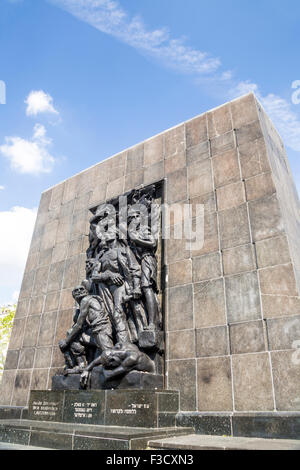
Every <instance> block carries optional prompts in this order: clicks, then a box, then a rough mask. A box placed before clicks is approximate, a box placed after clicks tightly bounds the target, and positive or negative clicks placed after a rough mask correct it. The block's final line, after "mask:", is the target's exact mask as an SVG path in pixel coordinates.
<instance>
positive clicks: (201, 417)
mask: <svg viewBox="0 0 300 470" xmlns="http://www.w3.org/2000/svg"><path fill="white" fill-rule="evenodd" d="M176 426H179V427H181V426H188V427H193V428H194V429H195V432H196V433H197V434H202V435H213V436H234V437H255V438H263V439H299V440H300V413H297V412H295V413H288V412H285V413H284V412H276V413H183V412H182V413H178V414H177V416H176Z"/></svg>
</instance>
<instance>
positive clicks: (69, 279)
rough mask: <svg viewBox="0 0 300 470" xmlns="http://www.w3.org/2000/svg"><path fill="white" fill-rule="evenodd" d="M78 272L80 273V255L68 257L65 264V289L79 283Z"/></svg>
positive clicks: (63, 286)
mask: <svg viewBox="0 0 300 470" xmlns="http://www.w3.org/2000/svg"><path fill="white" fill-rule="evenodd" d="M78 273H79V256H73V257H72V258H68V259H67V260H66V262H65V266H64V274H63V285H62V288H63V289H67V288H68V287H69V288H71V287H72V288H74V287H75V285H76V284H78V281H79V279H78Z"/></svg>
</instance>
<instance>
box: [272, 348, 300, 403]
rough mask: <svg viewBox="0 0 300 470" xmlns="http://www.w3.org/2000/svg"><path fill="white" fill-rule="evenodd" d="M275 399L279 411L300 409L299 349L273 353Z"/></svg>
mask: <svg viewBox="0 0 300 470" xmlns="http://www.w3.org/2000/svg"><path fill="white" fill-rule="evenodd" d="M271 361H272V369H273V380H274V389H275V401H276V408H277V410H278V411H300V401H299V383H300V368H299V363H300V360H299V349H297V350H295V351H274V352H272V353H271Z"/></svg>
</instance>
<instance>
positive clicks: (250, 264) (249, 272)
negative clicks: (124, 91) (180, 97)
mask: <svg viewBox="0 0 300 470" xmlns="http://www.w3.org/2000/svg"><path fill="white" fill-rule="evenodd" d="M95 159H96V158H95ZM299 207H300V205H299V199H298V195H297V191H296V188H295V185H294V182H293V178H292V175H291V171H290V167H289V163H288V160H287V157H286V153H285V150H284V145H283V143H282V141H281V139H280V137H279V135H278V133H277V131H276V130H275V129H274V126H273V124H272V123H271V121H270V120H269V118H268V116H267V115H266V113H265V112H264V110H263V108H262V106H261V104H260V103H259V102H258V101H257V99H256V97H255V95H254V94H253V93H251V94H248V95H246V96H243V97H241V98H239V99H237V100H234V101H232V102H230V103H226V104H225V105H223V106H220V107H219V108H216V109H214V110H211V111H209V112H207V113H204V114H202V115H200V116H198V117H196V118H194V119H192V120H190V121H187V122H185V123H183V124H180V125H179V126H176V127H174V128H173V129H170V130H167V131H165V132H163V133H162V134H159V135H158V136H155V137H153V138H151V139H149V140H146V141H145V142H143V143H141V144H138V145H136V146H134V147H132V148H130V149H128V150H125V151H124V152H121V153H120V154H118V155H115V156H113V157H111V158H109V159H107V160H104V161H101V162H100V163H98V164H96V165H95V166H93V167H92V168H89V169H87V170H86V171H83V172H82V173H80V174H78V175H75V176H74V177H71V178H69V179H68V180H66V181H64V182H62V183H60V184H58V185H56V186H54V187H53V188H50V189H49V190H47V191H45V192H44V193H43V194H42V197H41V202H40V206H39V211H38V216H37V221H36V226H35V229H34V234H33V238H32V242H31V247H30V251H29V255H28V260H27V264H26V269H25V273H24V278H23V283H22V288H21V293H20V298H19V302H18V307H17V313H16V318H15V322H14V327H13V332H12V336H11V341H10V345H9V351H8V355H7V360H6V365H5V371H4V374H3V380H2V383H1V385H0V404H1V408H0V418H1V420H0V441H1V440H3V441H9V442H19V443H23V442H26V444H28V443H29V444H32V445H38V446H44V447H49V446H50V447H54V448H70V449H85V448H87V449H90V448H97V449H121V448H122V449H133V448H139V449H141V448H146V447H147V442H148V441H149V439H150V438H152V437H153V436H163V435H168V436H170V435H171V436H172V435H176V434H178V433H185V434H189V433H191V432H194V431H195V432H197V433H200V434H215V435H234V436H260V437H274V438H277V437H278V438H293V439H296V438H298V437H299V432H300V392H299V390H300V369H299V363H300V355H299V349H298V348H299V345H300V296H299V294H300V290H299V289H300V249H299V240H300V237H299V234H300V219H299ZM166 214H167V216H166ZM187 228H188V229H187ZM198 235H199V237H198ZM195 237H196V242H195ZM86 424H90V426H89V427H88V428H87V427H86ZM74 436H75V437H74Z"/></svg>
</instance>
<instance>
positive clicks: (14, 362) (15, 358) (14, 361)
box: [4, 349, 20, 370]
mask: <svg viewBox="0 0 300 470" xmlns="http://www.w3.org/2000/svg"><path fill="white" fill-rule="evenodd" d="M19 353H20V351H19V349H9V350H8V351H7V353H6V359H5V366H4V369H6V370H13V369H17V368H18V362H19Z"/></svg>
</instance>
